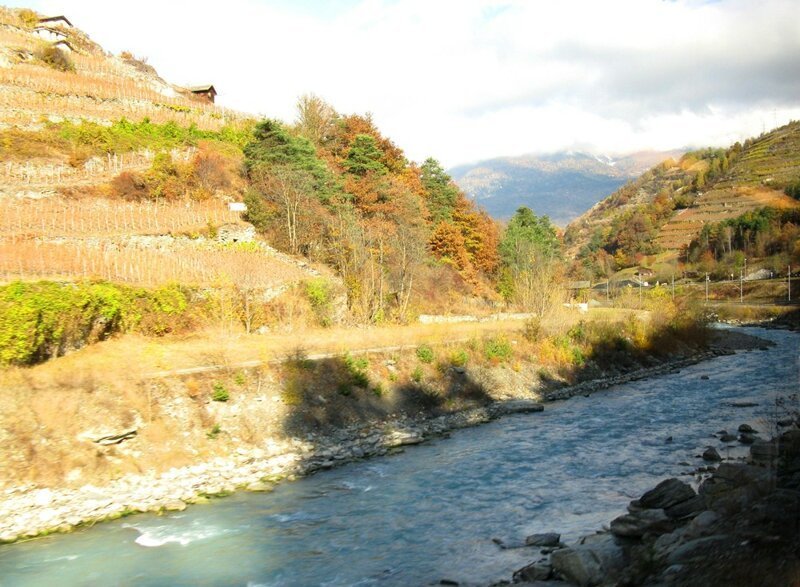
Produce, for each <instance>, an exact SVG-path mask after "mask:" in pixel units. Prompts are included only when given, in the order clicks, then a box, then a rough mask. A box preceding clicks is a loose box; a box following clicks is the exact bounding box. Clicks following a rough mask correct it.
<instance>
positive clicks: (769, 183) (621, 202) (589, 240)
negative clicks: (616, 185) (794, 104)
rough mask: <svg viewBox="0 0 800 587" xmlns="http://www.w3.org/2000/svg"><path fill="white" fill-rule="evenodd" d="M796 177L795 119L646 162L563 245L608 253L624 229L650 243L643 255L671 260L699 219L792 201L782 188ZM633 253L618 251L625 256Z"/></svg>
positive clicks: (798, 128)
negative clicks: (740, 139)
mask: <svg viewBox="0 0 800 587" xmlns="http://www.w3.org/2000/svg"><path fill="white" fill-rule="evenodd" d="M798 181H800V123H799V122H792V123H789V124H787V125H785V126H783V127H781V128H777V129H775V130H773V131H771V132H769V133H766V134H764V135H761V136H760V137H758V138H755V139H749V140H747V141H745V143H744V145H740V144H739V143H736V144H735V145H733V146H731V147H730V148H728V149H706V150H702V151H695V152H691V153H687V154H686V155H684V156H683V157H681V158H680V159H679V160H677V161H675V160H668V161H665V162H664V163H662V164H660V165H658V166H656V167H653V168H652V169H650V170H649V171H647V172H646V173H644V174H643V175H642V176H641V177H639V178H638V179H636V180H634V181H632V182H630V183H629V184H627V185H625V186H624V187H622V188H620V189H619V190H618V191H616V192H615V193H614V194H612V195H611V196H609V197H608V198H606V199H605V200H603V201H602V202H599V203H598V204H596V205H595V206H593V207H592V208H591V209H590V210H589V211H588V212H586V213H585V214H583V215H582V216H581V217H580V218H578V219H576V220H575V221H574V222H572V223H571V224H570V225H569V227H568V229H567V234H566V238H567V244H568V247H569V251H570V253H571V254H572V255H577V254H579V253H580V254H581V255H582V256H584V257H586V256H587V255H589V254H592V253H593V252H596V251H598V250H599V249H601V248H603V249H605V250H606V251H607V252H609V253H612V254H613V253H614V252H615V251H618V250H620V249H624V248H625V245H626V244H627V243H626V242H623V241H624V240H625V239H624V238H623V239H622V240H620V238H619V237H620V233H621V232H627V233H628V234H626V235H625V237H630V238H629V239H628V240H629V241H632V240H636V239H639V242H640V243H641V242H644V241H650V243H651V245H652V246H650V247H649V249H648V250H645V251H644V252H645V253H646V254H647V253H657V252H662V253H667V254H668V255H669V256H671V257H673V258H675V257H677V256H678V255H679V254H680V253H681V252H682V251H685V249H686V247H687V246H688V245H689V244H690V243H691V242H692V240H693V239H696V238H698V236H699V235H700V233H701V231H702V230H703V227H704V226H706V225H709V224H712V223H718V222H721V221H725V220H728V219H734V218H737V217H739V216H741V215H742V214H744V213H746V212H751V211H754V210H757V209H759V208H763V207H771V208H776V209H779V210H785V209H790V208H795V207H797V206H798V202H797V200H795V199H793V198H791V197H789V196H788V195H787V193H786V192H787V190H789V191H791V189H792V187H791V186H793V185H796V183H797V182H798ZM632 233H634V234H632ZM633 252H635V251H634V250H633V248H631V250H629V251H623V253H625V254H628V257H630V256H631V255H630V253H633ZM625 254H623V255H622V256H621V257H620V260H621V261H622V263H623V264H624V263H625V262H626V258H625ZM627 262H628V263H633V262H635V260H634V259H632V258H628V259H627Z"/></svg>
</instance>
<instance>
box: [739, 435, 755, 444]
mask: <svg viewBox="0 0 800 587" xmlns="http://www.w3.org/2000/svg"><path fill="white" fill-rule="evenodd" d="M755 441H756V436H755V434H748V433H745V434H740V435H739V442H741V443H742V444H753V443H754V442H755Z"/></svg>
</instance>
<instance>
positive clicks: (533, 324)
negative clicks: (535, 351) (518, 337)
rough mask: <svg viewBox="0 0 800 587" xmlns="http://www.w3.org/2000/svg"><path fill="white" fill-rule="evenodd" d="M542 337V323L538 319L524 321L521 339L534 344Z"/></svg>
mask: <svg viewBox="0 0 800 587" xmlns="http://www.w3.org/2000/svg"><path fill="white" fill-rule="evenodd" d="M541 335H542V321H541V319H540V318H538V317H533V318H528V319H527V320H525V326H524V328H523V330H522V337H523V338H524V339H525V340H527V341H528V342H535V341H536V340H538V339H539V337H540V336H541Z"/></svg>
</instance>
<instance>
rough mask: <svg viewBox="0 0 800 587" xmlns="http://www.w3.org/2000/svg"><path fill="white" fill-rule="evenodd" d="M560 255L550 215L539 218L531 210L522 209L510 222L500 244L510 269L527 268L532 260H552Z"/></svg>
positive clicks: (524, 207) (501, 252) (502, 254)
mask: <svg viewBox="0 0 800 587" xmlns="http://www.w3.org/2000/svg"><path fill="white" fill-rule="evenodd" d="M559 255H560V243H559V240H558V234H557V232H556V228H555V226H553V224H552V223H551V222H550V219H549V218H548V217H547V216H536V214H534V213H533V211H532V210H531V209H530V208H527V207H526V206H522V207H520V208H519V209H518V210H517V211H516V212H515V213H514V216H513V217H512V218H511V220H510V221H509V223H508V227H507V228H506V231H505V233H504V234H503V239H502V240H501V241H500V256H501V258H502V260H503V262H504V264H505V265H506V266H507V267H518V268H519V267H526V266H527V265H528V264H529V263H530V262H531V261H535V262H539V261H541V260H543V259H553V258H556V257H558V256H559Z"/></svg>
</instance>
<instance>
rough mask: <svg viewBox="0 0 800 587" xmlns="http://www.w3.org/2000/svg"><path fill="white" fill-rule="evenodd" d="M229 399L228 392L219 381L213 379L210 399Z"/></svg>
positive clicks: (222, 400) (224, 400) (223, 400)
mask: <svg viewBox="0 0 800 587" xmlns="http://www.w3.org/2000/svg"><path fill="white" fill-rule="evenodd" d="M229 399H231V395H230V393H228V390H227V389H226V388H225V386H224V385H223V384H222V383H220V382H219V381H215V382H214V384H213V385H212V386H211V400H212V401H215V402H226V401H228V400H229Z"/></svg>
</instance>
